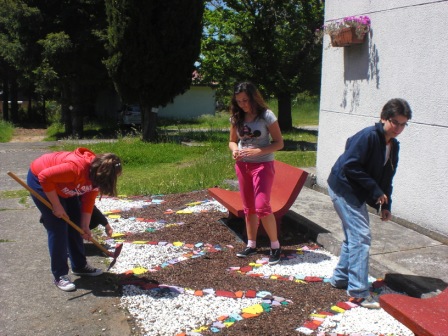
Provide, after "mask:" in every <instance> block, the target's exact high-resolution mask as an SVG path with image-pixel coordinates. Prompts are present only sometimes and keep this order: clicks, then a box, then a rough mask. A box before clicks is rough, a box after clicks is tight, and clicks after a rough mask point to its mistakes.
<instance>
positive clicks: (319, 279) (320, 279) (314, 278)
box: [304, 276, 322, 282]
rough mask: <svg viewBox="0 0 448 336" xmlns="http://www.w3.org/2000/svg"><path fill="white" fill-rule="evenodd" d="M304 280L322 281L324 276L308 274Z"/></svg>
mask: <svg viewBox="0 0 448 336" xmlns="http://www.w3.org/2000/svg"><path fill="white" fill-rule="evenodd" d="M304 280H305V281H306V282H322V278H320V277H313V276H306V277H305V279H304Z"/></svg>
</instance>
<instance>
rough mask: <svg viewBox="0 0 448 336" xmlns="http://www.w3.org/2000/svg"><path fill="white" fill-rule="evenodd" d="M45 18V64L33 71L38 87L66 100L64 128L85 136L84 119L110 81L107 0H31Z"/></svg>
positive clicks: (42, 44)
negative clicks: (106, 61) (105, 36)
mask: <svg viewBox="0 0 448 336" xmlns="http://www.w3.org/2000/svg"><path fill="white" fill-rule="evenodd" d="M28 2H29V3H30V4H32V5H33V6H35V7H36V8H38V9H39V11H40V13H41V15H42V18H43V23H44V24H43V27H42V28H41V30H42V32H41V38H40V39H39V40H38V41H37V44H38V46H39V49H40V50H41V62H40V64H39V66H38V67H37V68H36V69H35V70H34V73H35V75H36V77H37V84H38V91H39V92H41V93H46V94H54V97H55V98H56V99H57V101H58V102H60V103H61V107H62V108H61V110H62V121H63V122H64V125H65V132H66V134H68V135H73V136H75V137H82V136H83V127H84V125H83V117H84V116H86V115H89V114H92V112H93V106H94V100H95V98H96V94H97V92H98V90H99V89H100V88H101V87H102V86H104V85H105V84H106V85H107V81H108V80H109V79H108V76H107V71H106V68H105V67H104V65H103V64H102V59H103V58H104V57H105V56H106V53H105V49H104V46H103V42H102V41H101V39H100V38H99V32H100V31H101V30H104V29H105V27H106V15H105V9H104V2H103V1H102V0H83V1H73V0H48V1H39V0H28Z"/></svg>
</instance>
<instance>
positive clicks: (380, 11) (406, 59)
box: [316, 0, 448, 242]
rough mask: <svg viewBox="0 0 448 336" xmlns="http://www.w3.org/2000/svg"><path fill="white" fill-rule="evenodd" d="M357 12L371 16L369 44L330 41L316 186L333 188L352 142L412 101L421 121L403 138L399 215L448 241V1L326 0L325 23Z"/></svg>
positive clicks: (396, 204)
mask: <svg viewBox="0 0 448 336" xmlns="http://www.w3.org/2000/svg"><path fill="white" fill-rule="evenodd" d="M357 15H367V16H369V17H370V19H371V32H370V33H369V34H368V36H367V39H366V41H365V43H364V44H361V45H355V46H350V47H342V48H338V47H331V46H330V38H329V37H328V35H326V36H325V38H324V48H323V65H322V88H321V101H320V115H319V139H318V147H317V148H318V150H317V165H316V175H317V181H316V182H317V184H318V186H319V187H322V188H326V187H327V181H326V180H327V177H328V175H329V173H330V169H331V167H332V166H333V164H334V162H335V161H336V159H337V158H338V156H339V155H340V154H341V153H342V152H343V150H344V146H345V142H346V139H347V138H348V137H350V136H351V135H353V134H354V133H356V132H357V131H358V130H360V129H362V128H364V127H366V126H370V125H373V124H374V123H375V122H377V121H378V120H379V115H380V112H381V108H382V107H383V105H384V104H385V103H386V102H387V101H388V100H389V99H391V98H404V99H406V100H407V101H408V102H409V104H410V106H411V108H412V111H413V117H412V120H410V122H409V126H408V127H407V128H406V129H405V130H404V131H403V133H402V134H401V135H400V136H399V137H398V140H399V141H400V143H401V149H400V160H399V165H398V170H397V174H396V175H395V178H394V191H393V196H392V198H393V205H392V214H393V215H394V216H396V217H397V218H396V222H399V223H400V222H401V223H403V224H407V225H409V226H410V227H418V228H419V229H423V230H427V232H426V233H428V234H429V235H432V236H433V237H435V238H436V239H437V238H438V239H441V241H444V242H447V241H448V174H447V173H448V38H447V19H448V0H432V1H431V0H426V1H422V0H375V1H372V0H327V1H325V22H329V21H331V20H334V19H341V18H344V17H346V16H357ZM397 238H398V237H397Z"/></svg>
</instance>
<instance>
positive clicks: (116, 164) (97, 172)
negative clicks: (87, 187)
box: [90, 153, 122, 196]
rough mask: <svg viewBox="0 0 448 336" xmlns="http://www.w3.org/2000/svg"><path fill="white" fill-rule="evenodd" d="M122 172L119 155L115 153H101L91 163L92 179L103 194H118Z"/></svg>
mask: <svg viewBox="0 0 448 336" xmlns="http://www.w3.org/2000/svg"><path fill="white" fill-rule="evenodd" d="M121 172H122V167H121V160H120V158H119V157H118V156H116V155H115V154H113V153H105V154H99V155H97V156H96V157H95V158H94V159H93V161H92V163H91V165H90V180H91V181H92V183H93V185H94V186H95V187H98V189H99V190H100V194H101V195H107V196H117V180H118V176H120V175H121Z"/></svg>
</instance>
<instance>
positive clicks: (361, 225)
mask: <svg viewBox="0 0 448 336" xmlns="http://www.w3.org/2000/svg"><path fill="white" fill-rule="evenodd" d="M328 194H329V195H330V198H331V200H332V201H333V205H334V208H335V210H336V212H337V214H338V215H339V218H340V219H341V221H342V228H343V230H344V235H345V240H344V241H343V242H342V246H341V254H340V256H339V262H338V264H337V266H336V268H335V270H334V272H333V276H332V277H331V279H330V282H331V284H332V285H333V286H335V287H345V286H347V294H348V295H349V296H351V297H355V298H365V297H367V296H369V295H370V292H369V280H368V279H369V251H370V243H371V240H372V238H371V234H370V226H369V213H368V211H367V207H366V204H365V203H363V204H362V205H361V206H355V205H353V204H351V203H352V202H347V200H346V199H345V198H344V197H342V196H340V195H336V194H335V193H334V192H333V190H331V188H328ZM350 196H351V195H350ZM350 196H348V197H350ZM353 203H354V202H353Z"/></svg>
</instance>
